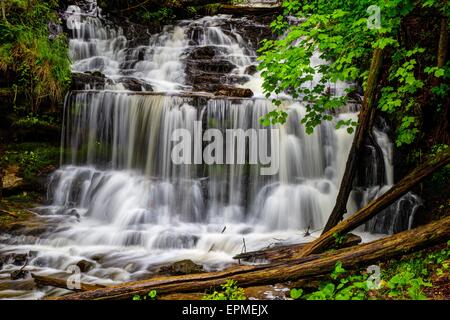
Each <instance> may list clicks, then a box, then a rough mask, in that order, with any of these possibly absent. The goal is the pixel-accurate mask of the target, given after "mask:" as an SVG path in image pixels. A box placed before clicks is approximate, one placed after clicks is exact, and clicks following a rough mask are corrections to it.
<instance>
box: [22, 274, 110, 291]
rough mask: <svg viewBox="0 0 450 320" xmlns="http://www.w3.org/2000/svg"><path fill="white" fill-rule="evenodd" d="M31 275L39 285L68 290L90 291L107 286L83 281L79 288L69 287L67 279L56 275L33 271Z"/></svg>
mask: <svg viewBox="0 0 450 320" xmlns="http://www.w3.org/2000/svg"><path fill="white" fill-rule="evenodd" d="M31 277H32V278H33V279H34V282H35V283H36V284H37V285H38V286H50V287H55V288H62V289H66V290H73V291H81V292H82V291H90V290H96V289H102V288H105V286H103V285H100V284H88V283H81V284H80V288H79V289H76V288H74V289H69V288H67V279H61V278H56V277H49V276H40V275H37V274H34V273H32V274H31Z"/></svg>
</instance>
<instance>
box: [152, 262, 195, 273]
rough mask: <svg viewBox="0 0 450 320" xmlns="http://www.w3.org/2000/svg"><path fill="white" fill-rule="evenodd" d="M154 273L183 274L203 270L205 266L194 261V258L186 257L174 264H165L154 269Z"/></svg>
mask: <svg viewBox="0 0 450 320" xmlns="http://www.w3.org/2000/svg"><path fill="white" fill-rule="evenodd" d="M153 271H154V273H157V274H161V275H162V274H164V275H182V274H193V273H201V272H203V271H204V270H203V266H201V265H198V264H196V263H194V262H193V261H192V260H189V259H186V260H181V261H177V262H174V263H172V264H164V265H161V266H159V267H157V268H156V269H154V270H153Z"/></svg>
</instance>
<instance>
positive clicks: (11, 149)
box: [0, 143, 60, 181]
mask: <svg viewBox="0 0 450 320" xmlns="http://www.w3.org/2000/svg"><path fill="white" fill-rule="evenodd" d="M59 156H60V149H59V147H56V146H53V145H51V144H46V143H22V144H16V145H13V146H7V147H6V150H5V152H4V154H3V155H2V157H0V167H2V168H7V167H8V166H9V165H14V164H16V165H19V167H20V170H21V171H20V174H21V175H22V176H23V178H24V179H25V180H27V181H32V180H33V179H34V178H35V177H36V176H38V175H39V173H40V172H41V171H42V170H44V169H45V168H46V167H48V166H52V165H56V164H57V163H58V160H59Z"/></svg>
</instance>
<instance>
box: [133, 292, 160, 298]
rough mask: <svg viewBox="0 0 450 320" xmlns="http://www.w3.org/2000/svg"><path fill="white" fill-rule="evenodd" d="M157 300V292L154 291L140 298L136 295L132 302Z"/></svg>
mask: <svg viewBox="0 0 450 320" xmlns="http://www.w3.org/2000/svg"><path fill="white" fill-rule="evenodd" d="M147 298H148V299H147ZM157 298H158V292H157V291H156V290H151V291H150V292H149V293H148V294H147V295H143V296H140V295H138V294H136V295H134V296H133V300H134V301H142V300H156V299H157Z"/></svg>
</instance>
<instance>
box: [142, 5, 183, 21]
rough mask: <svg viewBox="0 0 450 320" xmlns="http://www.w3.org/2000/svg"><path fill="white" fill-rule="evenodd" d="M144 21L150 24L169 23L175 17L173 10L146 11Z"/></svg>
mask: <svg viewBox="0 0 450 320" xmlns="http://www.w3.org/2000/svg"><path fill="white" fill-rule="evenodd" d="M142 19H144V21H148V22H155V21H157V22H159V23H168V22H171V21H172V20H173V19H175V15H174V13H173V10H172V9H171V8H166V7H163V8H160V9H158V10H157V11H145V12H144V13H143V14H142Z"/></svg>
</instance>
